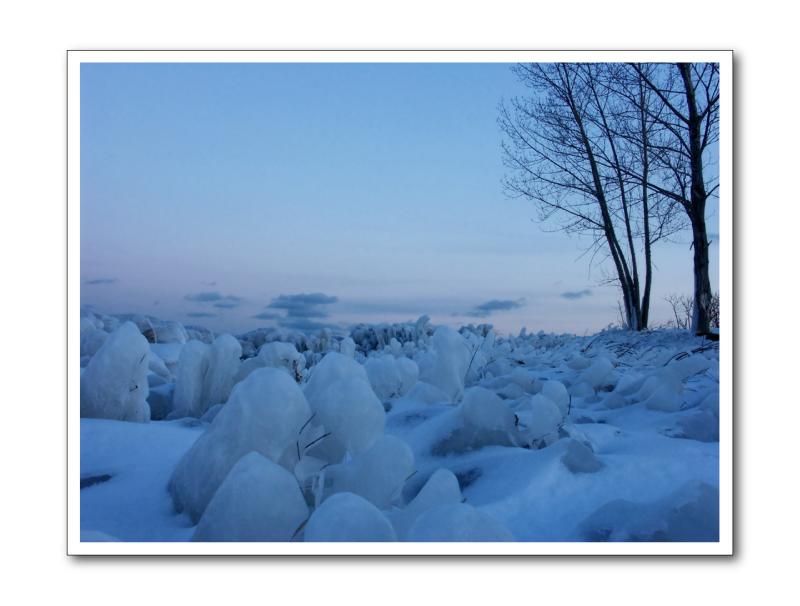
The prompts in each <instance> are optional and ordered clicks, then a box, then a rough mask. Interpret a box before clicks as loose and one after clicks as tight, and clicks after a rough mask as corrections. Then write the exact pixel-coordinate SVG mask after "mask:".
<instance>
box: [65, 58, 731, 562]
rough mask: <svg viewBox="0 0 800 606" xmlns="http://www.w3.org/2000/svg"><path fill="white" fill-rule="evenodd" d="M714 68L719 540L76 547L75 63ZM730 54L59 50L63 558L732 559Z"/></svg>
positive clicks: (77, 89)
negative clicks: (63, 186) (63, 87)
mask: <svg viewBox="0 0 800 606" xmlns="http://www.w3.org/2000/svg"><path fill="white" fill-rule="evenodd" d="M523 61H524V62H543V63H546V62H619V61H638V62H667V61H687V62H716V63H719V65H720V124H719V129H720V141H719V152H720V158H719V180H720V190H719V195H720V197H719V222H720V239H719V258H720V268H719V269H720V271H719V289H720V305H721V309H720V312H721V318H722V324H723V330H722V339H721V340H720V442H719V460H720V475H719V481H720V486H719V488H720V540H719V542H718V543H583V542H560V543H551V542H536V543H399V542H398V543H158V542H147V543H139V542H121V543H99V542H84V543H82V542H81V541H80V490H79V488H78V478H80V352H79V349H78V344H79V342H80V337H79V335H80V318H79V314H78V310H79V309H80V65H81V63H84V62H86V63H163V62H170V63H262V62H263V63H367V62H368V63H516V62H523ZM732 137H733V52H732V51H506V50H503V51H472V50H470V51H427V50H426V51H400V50H389V51H362V50H354V51H322V50H309V51H278V50H276V51H206V50H200V51H110V50H108V51H107V50H102V51H99V50H98V51H91V50H74V51H68V52H67V154H68V157H67V254H68V262H67V272H68V280H67V310H68V316H67V343H68V351H67V364H68V365H67V457H68V460H67V554H68V555H732V554H733V338H734V335H733V330H734V326H733V300H732V299H733V242H732V240H733V191H732V190H733V179H732V162H733V138H732Z"/></svg>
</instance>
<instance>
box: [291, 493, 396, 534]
mask: <svg viewBox="0 0 800 606" xmlns="http://www.w3.org/2000/svg"><path fill="white" fill-rule="evenodd" d="M305 540H306V541H331V542H333V541H364V542H367V541H370V542H373V541H375V542H377V541H396V540H397V535H395V532H394V529H393V528H392V525H391V524H390V523H389V520H387V519H386V516H385V515H383V514H382V513H381V512H380V511H379V510H378V509H377V508H376V507H375V506H374V505H373V504H372V503H370V502H369V501H367V500H366V499H364V498H363V497H360V496H358V495H356V494H353V493H351V492H342V493H339V494H335V495H333V496H332V497H330V498H328V499H326V500H325V502H324V503H323V504H322V505H320V506H319V507H318V508H317V510H316V511H314V513H313V514H312V515H311V518H310V519H309V520H308V524H306V527H305Z"/></svg>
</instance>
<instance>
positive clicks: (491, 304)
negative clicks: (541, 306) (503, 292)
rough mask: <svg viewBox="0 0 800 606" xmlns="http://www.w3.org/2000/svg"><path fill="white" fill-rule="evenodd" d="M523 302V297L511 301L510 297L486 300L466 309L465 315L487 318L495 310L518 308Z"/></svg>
mask: <svg viewBox="0 0 800 606" xmlns="http://www.w3.org/2000/svg"><path fill="white" fill-rule="evenodd" d="M524 304H525V299H517V300H516V301H512V300H511V299H503V300H500V299H492V300H491V301H486V303H481V304H480V305H476V306H475V308H474V309H472V310H471V311H468V312H467V313H466V314H465V315H467V316H472V317H474V318H487V317H489V316H490V315H492V314H493V313H495V312H497V311H510V310H512V309H519V308H520V307H522V306H523V305H524Z"/></svg>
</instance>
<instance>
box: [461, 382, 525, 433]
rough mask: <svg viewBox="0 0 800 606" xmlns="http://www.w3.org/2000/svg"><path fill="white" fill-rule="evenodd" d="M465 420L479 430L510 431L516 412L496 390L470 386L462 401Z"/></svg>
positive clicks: (462, 412)
mask: <svg viewBox="0 0 800 606" xmlns="http://www.w3.org/2000/svg"><path fill="white" fill-rule="evenodd" d="M460 409H461V414H462V416H463V418H464V421H465V422H466V423H467V424H468V425H470V426H472V427H474V428H476V429H478V430H479V431H486V432H493V431H500V432H504V433H505V432H509V431H511V430H512V429H513V428H514V412H513V411H512V410H511V409H510V408H509V407H508V405H507V404H506V403H505V402H503V400H501V399H500V398H499V396H497V395H496V394H495V393H494V392H492V391H489V390H488V389H484V388H483V387H470V388H469V389H467V390H466V391H465V392H464V398H463V400H462V401H461V406H460Z"/></svg>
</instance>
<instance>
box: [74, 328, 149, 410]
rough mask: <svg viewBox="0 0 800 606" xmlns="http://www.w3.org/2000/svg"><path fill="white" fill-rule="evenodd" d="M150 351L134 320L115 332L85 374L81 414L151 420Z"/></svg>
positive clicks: (83, 376) (87, 367) (82, 384)
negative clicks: (148, 401)
mask: <svg viewBox="0 0 800 606" xmlns="http://www.w3.org/2000/svg"><path fill="white" fill-rule="evenodd" d="M149 354H150V346H149V345H148V343H147V339H145V338H144V337H143V336H142V334H141V333H140V332H139V329H138V328H136V325H135V324H134V323H133V322H125V323H124V324H122V325H121V326H120V327H119V328H117V330H115V331H114V332H113V333H111V335H110V336H109V337H108V338H107V339H106V340H105V342H104V343H103V345H102V346H101V347H100V349H99V350H97V353H95V355H94V356H93V357H92V359H91V360H90V361H89V363H88V364H87V366H86V370H84V371H83V373H82V374H81V417H90V418H97V419H116V420H119V421H137V422H145V421H149V420H150V407H149V406H148V404H147V396H148V393H149V386H148V382H147V372H148V364H149Z"/></svg>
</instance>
